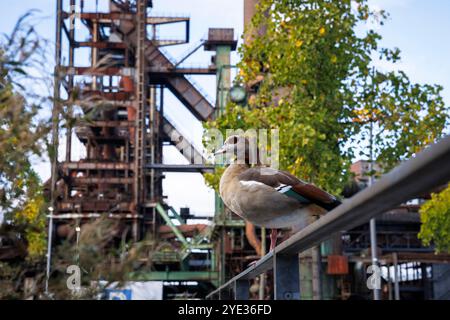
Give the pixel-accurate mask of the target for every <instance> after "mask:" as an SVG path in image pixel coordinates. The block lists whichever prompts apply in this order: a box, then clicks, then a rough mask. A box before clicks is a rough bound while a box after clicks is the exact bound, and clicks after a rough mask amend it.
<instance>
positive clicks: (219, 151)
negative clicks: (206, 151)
mask: <svg viewBox="0 0 450 320" xmlns="http://www.w3.org/2000/svg"><path fill="white" fill-rule="evenodd" d="M225 152H227V150H226V149H225V148H224V147H221V148H220V149H219V150H217V151H216V152H214V155H215V156H218V155H219V154H224V153H225Z"/></svg>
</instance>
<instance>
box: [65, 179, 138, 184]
mask: <svg viewBox="0 0 450 320" xmlns="http://www.w3.org/2000/svg"><path fill="white" fill-rule="evenodd" d="M70 180H71V182H70V183H71V184H73V185H85V184H131V183H133V178H117V177H74V178H71V179H70Z"/></svg>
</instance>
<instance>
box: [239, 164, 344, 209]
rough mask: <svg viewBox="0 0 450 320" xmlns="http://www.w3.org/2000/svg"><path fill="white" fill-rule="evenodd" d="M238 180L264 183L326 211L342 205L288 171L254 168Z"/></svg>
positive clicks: (241, 175) (246, 171)
mask: <svg viewBox="0 0 450 320" xmlns="http://www.w3.org/2000/svg"><path fill="white" fill-rule="evenodd" d="M238 179H239V181H242V182H244V183H245V182H248V183H250V182H253V181H254V182H255V183H263V184H265V185H267V186H270V187H272V188H274V189H275V190H276V191H278V192H281V193H283V194H285V195H286V196H288V197H292V198H295V199H296V200H298V201H299V202H301V203H303V204H312V203H313V204H316V205H318V206H320V207H322V208H324V209H326V210H332V209H334V208H335V207H337V206H338V205H340V204H341V202H340V201H339V200H338V199H337V198H336V197H335V196H333V195H331V194H329V193H328V192H326V191H324V190H322V189H320V188H318V187H316V186H315V185H313V184H310V183H307V182H305V181H302V180H300V179H299V178H297V177H296V176H294V175H292V174H290V173H289V172H286V171H280V170H275V169H272V168H265V167H254V168H249V169H248V170H245V171H244V172H242V173H241V174H239V176H238Z"/></svg>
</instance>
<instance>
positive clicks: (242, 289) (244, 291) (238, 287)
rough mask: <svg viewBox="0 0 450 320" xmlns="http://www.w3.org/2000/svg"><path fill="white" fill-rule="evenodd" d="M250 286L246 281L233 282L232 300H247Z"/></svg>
mask: <svg viewBox="0 0 450 320" xmlns="http://www.w3.org/2000/svg"><path fill="white" fill-rule="evenodd" d="M249 289H250V284H249V281H248V280H236V281H235V282H234V290H233V291H234V300H248V298H249Z"/></svg>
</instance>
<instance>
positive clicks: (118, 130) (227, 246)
mask: <svg viewBox="0 0 450 320" xmlns="http://www.w3.org/2000/svg"><path fill="white" fill-rule="evenodd" d="M244 2H245V6H244V10H245V13H244V19H245V21H246V22H248V21H249V19H251V16H252V12H253V11H254V5H255V3H256V1H244ZM84 3H85V1H83V0H66V1H63V0H57V1H56V5H57V21H56V24H57V30H56V63H57V65H56V73H55V74H56V75H55V106H54V112H53V124H54V126H53V133H54V137H55V138H54V139H57V138H58V135H59V130H60V128H59V126H58V122H59V121H60V119H61V118H62V116H63V114H69V115H72V116H75V119H78V120H77V121H75V122H73V124H72V125H71V126H69V127H68V128H66V129H64V130H62V131H61V133H62V134H63V135H64V137H65V138H64V139H65V144H66V152H65V157H64V159H63V160H61V161H55V162H53V163H52V181H51V186H50V189H51V201H52V203H53V206H54V208H55V210H54V214H53V220H52V222H51V223H54V235H53V238H54V239H64V238H65V237H67V236H68V234H70V232H72V231H73V230H74V229H75V228H76V227H77V226H81V227H82V225H83V224H84V223H86V222H89V221H92V219H95V218H97V217H100V216H101V215H104V214H106V215H107V216H108V217H109V218H111V219H119V220H120V221H121V224H120V225H121V231H122V233H123V232H125V234H126V238H127V240H129V241H134V242H137V241H147V242H148V247H149V257H151V260H152V265H153V268H152V270H145V269H144V270H138V272H137V273H136V274H137V276H135V277H134V278H132V277H131V278H130V281H159V282H163V283H164V284H165V287H164V288H165V289H164V291H163V292H164V295H163V297H164V298H167V299H171V298H177V297H185V298H190V297H192V298H194V297H195V298H204V297H205V296H207V295H208V294H209V293H211V292H212V291H213V290H214V289H216V288H218V287H220V286H221V285H223V284H224V283H226V282H227V281H228V280H229V279H231V278H233V277H234V276H237V275H238V274H240V273H241V272H242V271H244V270H245V269H246V268H247V266H248V264H249V263H250V262H252V261H255V260H257V259H259V258H260V257H261V256H262V255H264V254H265V250H266V249H265V248H264V247H265V242H266V239H265V238H266V235H265V230H260V229H255V227H253V226H252V225H249V224H246V223H245V222H244V221H243V220H241V219H240V218H238V217H237V216H236V215H234V214H233V213H232V212H230V211H229V210H227V209H226V208H224V207H223V205H222V204H221V201H220V199H219V198H218V197H217V199H216V212H215V216H214V218H213V219H211V221H210V223H209V224H187V220H188V219H191V218H195V217H193V216H192V215H191V214H190V212H189V209H188V208H185V209H183V210H181V211H180V212H177V210H176V209H175V208H173V207H172V206H171V205H170V203H167V202H166V200H165V198H164V192H163V188H162V180H163V179H164V174H165V173H166V172H198V173H199V174H201V173H204V172H209V171H211V170H214V166H211V165H210V164H208V163H207V161H206V159H204V157H203V155H202V153H201V152H200V151H199V150H197V149H196V148H195V146H194V145H193V144H192V143H191V142H190V141H189V139H188V138H187V137H184V136H183V134H182V128H177V126H176V124H175V123H173V122H172V121H171V119H169V118H168V117H166V116H165V113H164V91H165V90H166V89H167V90H170V92H171V93H172V94H173V95H174V96H175V97H176V98H177V99H178V100H179V101H180V102H181V103H182V104H183V106H184V107H185V108H186V109H187V110H188V111H189V112H190V113H192V115H193V116H194V117H195V118H196V119H197V120H198V121H201V122H203V121H208V120H211V119H214V118H215V116H216V115H217V114H219V113H220V112H223V108H224V105H225V103H226V101H227V97H228V91H229V89H230V87H231V74H230V73H231V71H230V69H231V67H232V66H230V52H231V51H233V50H236V46H237V40H236V35H235V34H234V31H233V29H220V28H210V29H209V30H205V31H208V37H207V39H205V41H203V42H202V43H201V46H198V47H197V48H195V49H194V50H199V49H203V50H209V51H213V52H214V53H215V55H214V59H212V61H211V62H209V61H208V62H207V65H206V66H205V67H195V68H194V67H183V64H182V62H183V60H184V59H182V60H180V61H173V59H171V58H170V57H168V56H167V55H166V54H165V53H164V52H163V49H162V48H163V47H165V46H172V45H179V44H185V43H188V42H189V41H190V37H189V26H190V18H188V17H163V16H154V15H152V10H153V5H152V1H147V0H136V1H127V0H110V1H109V10H108V11H107V12H100V11H86V10H85V9H84V8H85V7H84ZM166 24H176V25H178V26H180V28H183V30H184V34H185V37H184V39H161V38H159V37H158V31H157V30H158V27H159V26H161V25H166ZM79 33H81V34H83V35H86V34H87V35H88V36H87V37H85V38H81V37H80V36H79ZM86 50H88V52H89V54H88V55H86V54H83V52H86ZM78 55H80V56H78ZM188 57H189V54H188V55H187V56H186V57H185V58H188ZM86 59H87V60H89V61H86ZM77 61H78V62H79V61H83V64H77V63H76V62H77ZM189 75H215V76H216V83H217V86H216V87H217V95H216V101H215V103H213V102H212V101H210V100H208V98H207V97H206V96H205V95H204V94H203V93H202V92H203V91H202V90H201V88H199V87H198V86H196V85H195V84H194V83H193V82H192V81H191V80H190V78H189V77H188V76H189ZM73 137H76V138H77V139H79V141H80V142H81V143H82V144H83V145H84V146H85V149H86V157H85V158H82V159H80V160H77V161H74V160H73V154H72V148H71V146H72V139H73ZM54 142H56V143H55V144H57V143H58V141H54ZM167 144H172V145H173V146H175V147H177V148H178V149H179V151H180V152H181V153H182V154H183V156H184V157H185V158H186V159H187V160H188V161H189V163H190V164H189V165H167V164H164V163H163V148H164V146H165V145H167ZM194 160H195V161H194ZM364 165H365V163H364V162H359V163H357V164H355V165H354V168H353V169H354V170H353V171H354V172H355V173H356V175H357V176H356V180H357V182H358V184H357V185H358V188H359V189H362V188H363V187H364V184H365V182H366V180H365V174H364V173H365V171H367V169H364ZM359 189H358V190H359ZM424 197H427V195H425V196H424ZM420 201H421V200H417V202H416V203H406V204H403V205H402V206H400V207H399V208H397V209H394V210H390V211H387V212H385V213H384V214H382V215H381V216H380V217H379V218H378V219H377V240H378V241H377V242H378V248H377V249H378V250H379V260H380V264H381V266H382V270H383V287H382V297H383V299H448V298H450V291H449V288H450V285H449V284H450V273H449V270H450V269H449V265H448V262H450V257H449V256H448V255H435V254H434V253H433V252H434V250H433V248H431V247H429V248H428V247H423V246H422V244H421V243H420V242H419V240H418V239H417V233H418V231H419V227H420V220H419V215H418V208H419V205H420ZM368 234H369V229H368V224H367V223H364V224H361V225H359V226H357V227H355V228H352V229H351V230H349V231H346V232H343V233H339V234H336V235H335V236H334V237H333V238H332V239H331V240H328V241H326V242H323V243H322V244H321V245H319V246H315V247H314V248H312V249H311V250H308V251H305V252H304V253H302V254H300V256H299V259H298V265H299V272H300V298H302V299H351V298H362V299H370V298H371V292H370V290H368V289H367V287H366V281H367V277H368V275H367V272H366V267H367V266H368V265H369V264H370V263H371V262H370V249H369V247H370V241H369V235H368ZM150 253H151V254H150ZM149 259H150V258H149ZM273 286H274V284H273V277H272V274H271V273H270V272H267V273H266V274H265V276H264V277H259V278H256V279H254V280H252V281H251V282H250V283H249V287H248V288H247V289H246V290H247V291H249V292H250V296H249V297H250V298H254V299H258V298H260V299H261V298H262V299H269V298H273V297H274V296H273V294H272V288H273Z"/></svg>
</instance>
